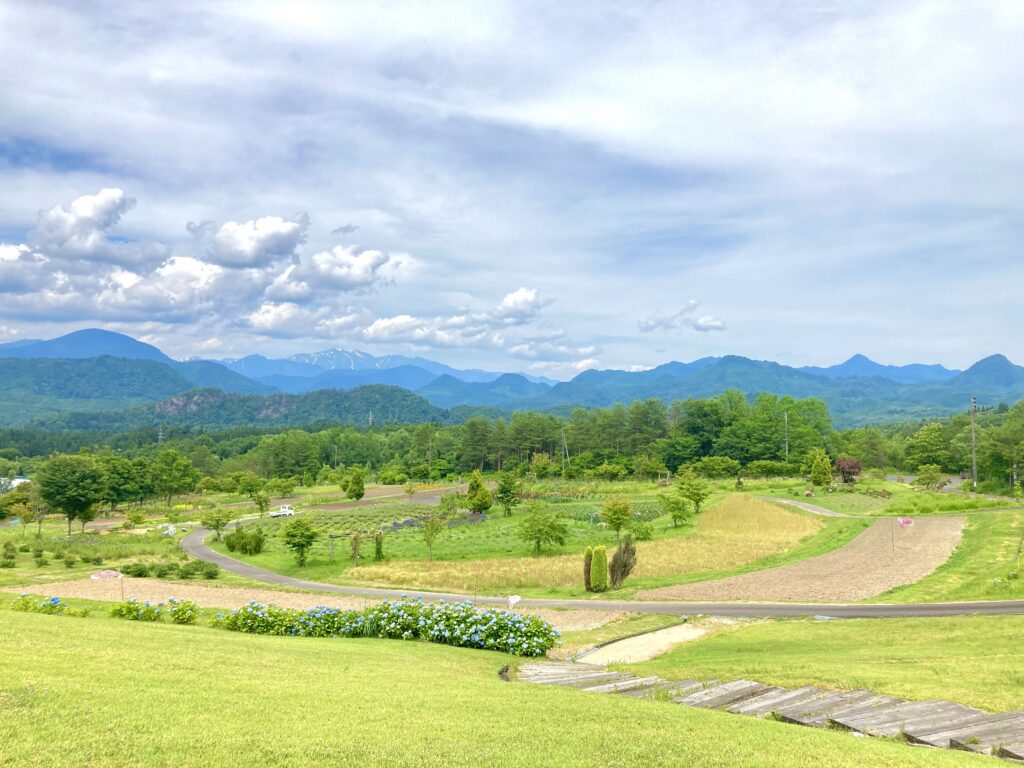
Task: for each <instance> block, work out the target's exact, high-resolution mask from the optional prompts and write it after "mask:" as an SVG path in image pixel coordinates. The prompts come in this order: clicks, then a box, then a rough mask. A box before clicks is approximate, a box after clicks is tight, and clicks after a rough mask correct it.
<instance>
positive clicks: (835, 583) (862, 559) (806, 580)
mask: <svg viewBox="0 0 1024 768" xmlns="http://www.w3.org/2000/svg"><path fill="white" fill-rule="evenodd" d="M963 527H964V518H962V517H932V518H915V519H914V524H913V525H911V526H910V527H909V528H905V529H901V528H899V527H898V526H897V525H896V520H895V518H886V519H882V520H878V521H876V522H875V524H874V525H872V526H871V527H870V528H868V530H866V531H864V533H862V534H860V535H859V536H858V537H857V538H855V539H854V540H853V541H851V542H850V543H849V544H847V545H845V546H843V547H840V548H839V549H837V550H834V551H833V552H828V553H826V554H824V555H819V556H818V557H813V558H811V559H809V560H804V561H802V562H799V563H793V564H791V565H783V566H780V567H778V568H771V569H769V570H766V571H757V572H755V573H746V574H743V575H741V576H731V577H729V578H726V579H717V580H715V581H704V582H699V583H696V584H681V585H679V586H675V587H664V588H662V589H650V590H645V591H642V592H638V593H637V597H640V598H642V599H655V600H742V601H748V600H749V601H755V600H761V601H772V600H782V601H789V600H793V601H803V600H806V601H819V600H820V601H835V602H852V601H856V600H863V599H865V598H868V597H874V596H875V595H880V594H882V593H883V592H886V591H887V590H890V589H892V588H893V587H898V586H900V585H902V584H911V583H913V582H915V581H919V580H921V579H922V578H924V577H925V576H927V575H928V574H930V573H931V572H932V571H934V570H935V569H936V568H938V567H939V566H940V565H942V564H943V563H944V562H946V560H948V559H949V556H950V555H951V554H952V553H953V550H954V549H956V546H957V544H959V543H960V535H961V532H962V530H963Z"/></svg>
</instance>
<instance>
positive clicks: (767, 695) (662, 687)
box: [517, 661, 1024, 760]
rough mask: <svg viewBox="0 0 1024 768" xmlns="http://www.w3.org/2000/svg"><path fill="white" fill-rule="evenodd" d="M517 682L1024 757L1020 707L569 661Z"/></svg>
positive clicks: (529, 667) (536, 669)
mask: <svg viewBox="0 0 1024 768" xmlns="http://www.w3.org/2000/svg"><path fill="white" fill-rule="evenodd" d="M517 679H518V680H519V681H520V682H524V683H530V684H533V685H557V686H562V687H566V688H575V689H577V690H581V691H584V692H587V693H611V694H616V695H619V696H629V697H631V698H638V699H652V700H655V701H666V702H671V703H674V704H683V705H685V706H690V707H700V708H702V709H717V710H722V711H725V712H731V713H733V714H737V715H747V716H749V717H760V718H772V719H776V720H781V721H783V722H786V723H794V724H797V725H804V726H810V727H815V728H825V727H830V728H836V729H841V730H845V731H849V732H851V733H854V734H856V735H860V736H876V737H883V736H885V737H899V736H902V737H903V738H904V739H905V740H906V741H907V743H909V744H916V745H920V746H929V747H942V748H949V749H961V750H966V751H968V752H976V753H980V754H987V755H995V756H997V757H1002V758H1006V759H1009V760H1024V712H1007V713H1003V714H996V715H993V714H989V713H987V712H982V711H981V710H978V709H973V708H972V707H965V706H964V705H962V704H955V703H953V702H950V701H905V700H903V699H899V698H896V697H894V696H884V695H882V694H878V693H874V692H872V691H865V690H857V691H827V690H824V689H821V688H815V687H806V688H797V689H795V690H790V689H788V688H780V687H777V686H771V685H764V684H762V683H758V682H755V681H753V680H732V681H730V682H719V681H716V680H711V681H706V682H699V681H696V680H682V681H669V680H663V679H662V678H660V677H639V676H637V675H634V674H630V673H628V672H612V671H609V670H608V668H607V667H605V666H602V665H600V664H586V663H580V662H573V661H564V662H559V661H555V662H553V661H542V662H535V663H527V664H523V665H521V666H520V667H519V672H518V677H517Z"/></svg>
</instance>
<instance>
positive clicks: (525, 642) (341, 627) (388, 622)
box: [213, 598, 559, 656]
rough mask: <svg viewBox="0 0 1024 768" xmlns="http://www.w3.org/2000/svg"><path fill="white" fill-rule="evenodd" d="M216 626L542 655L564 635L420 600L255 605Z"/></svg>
mask: <svg viewBox="0 0 1024 768" xmlns="http://www.w3.org/2000/svg"><path fill="white" fill-rule="evenodd" d="M213 625H214V626H219V627H223V628H225V629H230V630H234V631H236V632H250V633H253V634H260V635H301V636H305V637H381V638H392V639H400V640H425V641H427V642H431V643H442V644H445V645H455V646H459V647H463V648H480V649H483V650H490V651H502V652H505V653H512V654H515V655H517V656H543V655H544V654H546V653H547V652H548V651H549V650H551V648H553V647H554V646H555V644H556V643H557V642H558V638H559V633H558V632H557V631H555V630H554V629H553V628H552V626H551V625H550V624H549V623H548V622H546V621H544V620H543V619H539V618H537V617H536V616H522V615H520V614H517V613H513V612H511V611H505V610H499V609H489V610H484V611H478V610H476V608H474V607H473V604H472V603H470V602H468V601H467V602H463V603H447V602H445V601H443V600H439V601H437V602H434V603H424V602H423V601H422V600H421V599H419V598H416V599H414V600H401V601H396V602H389V601H384V602H383V603H380V604H379V605H374V606H370V607H368V608H365V609H363V610H361V611H354V610H341V609H340V608H328V607H326V606H319V607H317V608H312V609H310V610H308V611H299V610H295V609H294V608H280V607H278V606H275V605H263V604H261V603H257V602H255V601H254V602H251V603H249V604H248V605H245V606H243V607H242V608H239V609H238V610H235V611H232V612H231V613H229V614H218V615H217V617H216V618H215V619H214V620H213Z"/></svg>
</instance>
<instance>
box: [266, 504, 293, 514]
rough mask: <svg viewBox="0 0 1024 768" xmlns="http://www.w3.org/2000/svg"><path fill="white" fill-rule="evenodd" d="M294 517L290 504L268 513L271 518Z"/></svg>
mask: <svg viewBox="0 0 1024 768" xmlns="http://www.w3.org/2000/svg"><path fill="white" fill-rule="evenodd" d="M294 515H295V507H293V506H292V505H291V504H282V505H281V506H280V507H278V508H277V509H275V510H274V511H273V512H271V513H270V516H271V517H292V516H294Z"/></svg>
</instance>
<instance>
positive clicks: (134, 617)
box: [110, 597, 164, 621]
mask: <svg viewBox="0 0 1024 768" xmlns="http://www.w3.org/2000/svg"><path fill="white" fill-rule="evenodd" d="M163 605H164V604H163V603H158V604H157V605H153V604H152V603H150V602H149V600H145V601H143V602H141V603H140V602H139V601H138V600H136V599H135V598H134V597H130V598H128V599H127V600H125V601H123V602H120V603H114V605H113V606H111V608H110V615H111V616H113V617H114V618H115V619H128V620H129V621H160V617H161V615H162V614H163Z"/></svg>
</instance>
